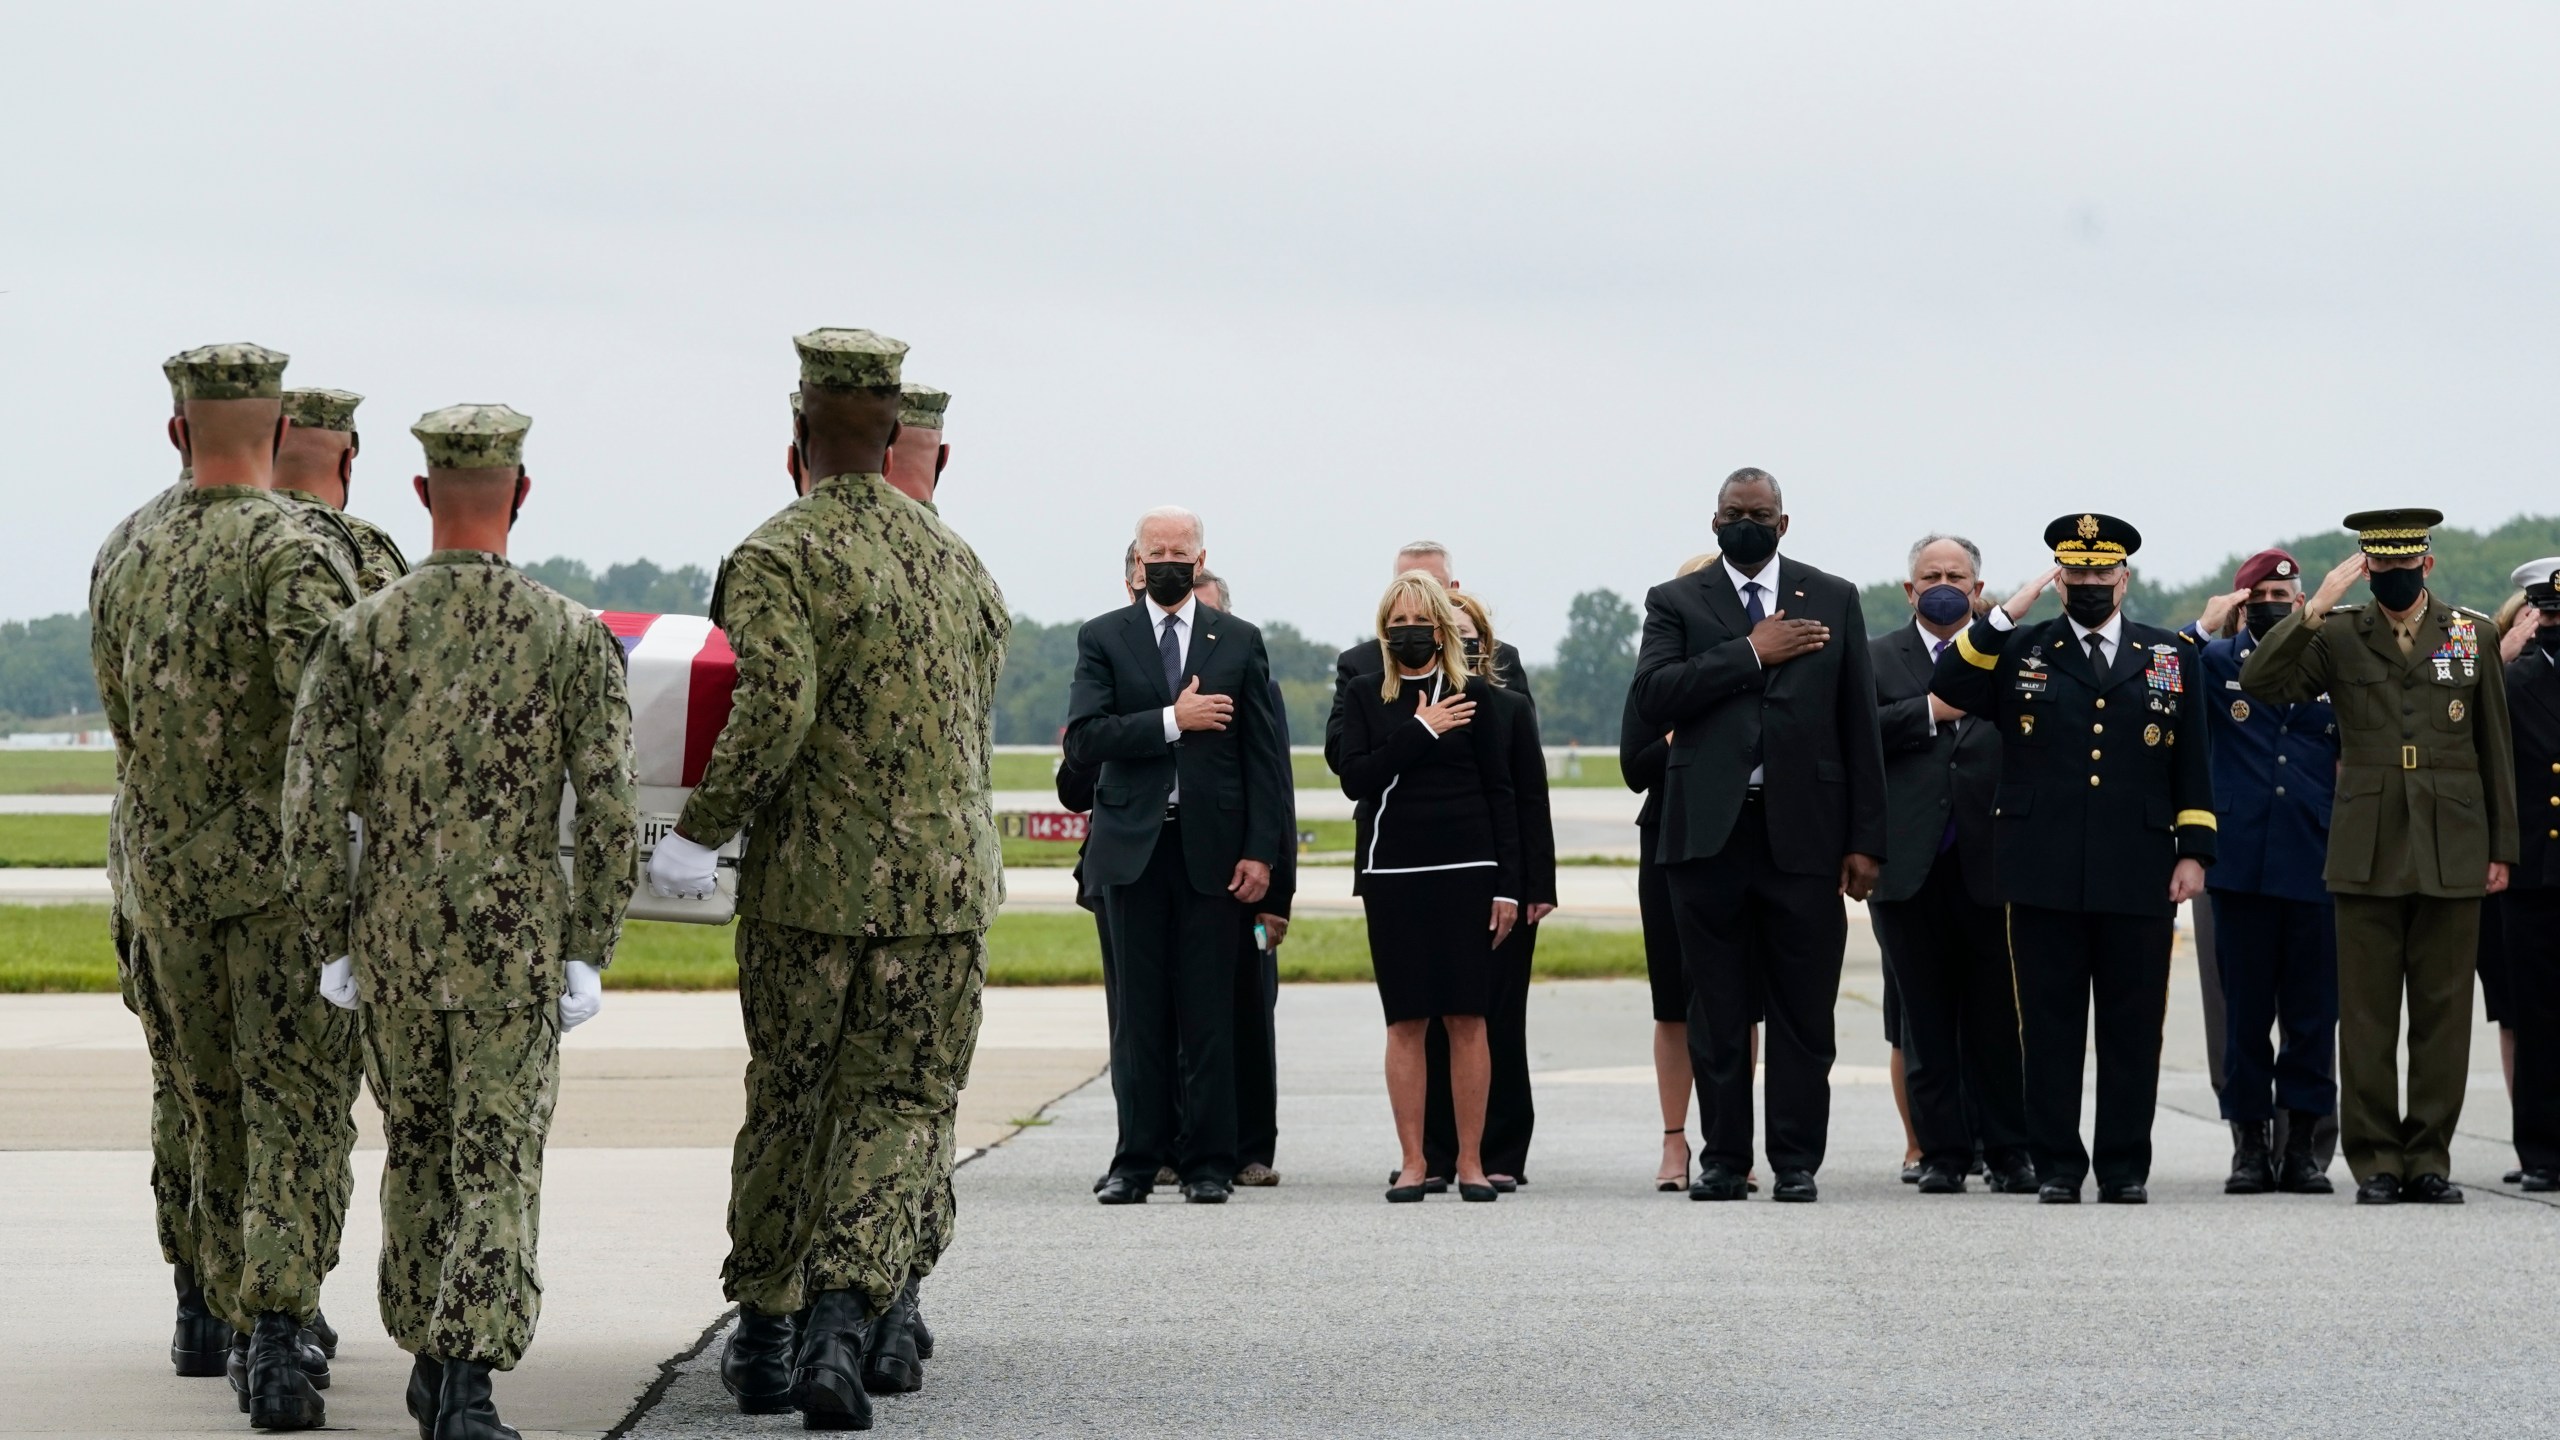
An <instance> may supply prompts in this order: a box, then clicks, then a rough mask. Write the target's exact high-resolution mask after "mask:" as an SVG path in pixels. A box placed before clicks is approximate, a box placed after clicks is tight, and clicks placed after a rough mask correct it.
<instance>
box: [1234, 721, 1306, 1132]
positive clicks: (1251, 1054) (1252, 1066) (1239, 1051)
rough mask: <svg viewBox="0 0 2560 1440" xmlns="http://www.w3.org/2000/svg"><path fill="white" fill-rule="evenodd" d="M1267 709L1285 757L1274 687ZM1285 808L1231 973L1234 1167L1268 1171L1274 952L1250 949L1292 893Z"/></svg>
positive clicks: (1275, 1099) (1294, 842)
mask: <svg viewBox="0 0 2560 1440" xmlns="http://www.w3.org/2000/svg"><path fill="white" fill-rule="evenodd" d="M1271 709H1272V714H1273V716H1274V718H1275V719H1276V720H1277V722H1278V724H1279V729H1280V753H1281V754H1282V755H1283V756H1286V755H1287V754H1288V752H1289V707H1288V706H1287V705H1286V704H1284V703H1282V701H1281V698H1280V686H1279V683H1278V682H1277V681H1275V682H1273V684H1272V686H1271ZM1282 794H1283V795H1284V796H1285V797H1286V798H1287V800H1288V802H1289V815H1288V820H1289V824H1288V838H1287V840H1286V841H1285V842H1284V843H1283V844H1282V845H1281V847H1280V858H1279V859H1278V860H1277V861H1275V862H1273V864H1272V866H1271V891H1270V893H1269V894H1267V895H1264V896H1263V897H1262V899H1261V900H1260V901H1258V902H1256V903H1254V904H1251V905H1246V906H1243V907H1241V908H1242V909H1243V910H1244V945H1243V949H1242V952H1241V956H1240V959H1241V961H1242V964H1241V965H1240V966H1239V968H1238V969H1237V971H1236V1142H1237V1149H1236V1165H1237V1168H1239V1169H1241V1168H1243V1167H1244V1166H1246V1165H1255V1164H1260V1165H1269V1164H1271V1163H1272V1161H1273V1158H1274V1156H1275V1155H1276V1153H1277V1151H1278V1149H1279V1145H1280V1050H1279V1039H1280V1036H1279V1026H1278V1022H1279V1013H1278V1012H1279V1006H1280V947H1279V946H1277V945H1274V946H1272V947H1271V948H1270V949H1268V950H1265V949H1262V948H1261V947H1259V946H1257V945H1255V944H1254V940H1253V927H1254V925H1255V924H1256V923H1258V922H1256V921H1255V919H1254V918H1253V917H1255V916H1256V915H1277V916H1279V917H1280V918H1282V919H1284V920H1285V919H1287V918H1289V905H1290V902H1291V901H1292V900H1294V899H1295V898H1296V897H1297V893H1298V802H1297V792H1296V791H1295V790H1287V791H1283V792H1282Z"/></svg>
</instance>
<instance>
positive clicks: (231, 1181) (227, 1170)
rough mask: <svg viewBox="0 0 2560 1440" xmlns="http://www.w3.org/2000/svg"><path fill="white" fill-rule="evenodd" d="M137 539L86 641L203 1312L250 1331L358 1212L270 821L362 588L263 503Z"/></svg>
mask: <svg viewBox="0 0 2560 1440" xmlns="http://www.w3.org/2000/svg"><path fill="white" fill-rule="evenodd" d="M191 353H201V352H191ZM209 363H211V362H209ZM276 363H277V364H278V365H279V366H280V364H281V361H280V360H279V361H277V362H276ZM135 532H136V533H134V534H133V536H132V538H131V540H130V542H129V543H128V545H127V548H126V549H125V550H124V552H123V553H122V554H121V555H118V556H116V557H115V558H113V559H111V560H109V561H108V563H107V565H106V567H105V569H104V572H103V573H102V575H101V576H100V578H99V583H98V587H97V597H98V598H97V605H96V623H95V626H94V628H93V631H92V636H91V651H92V655H91V658H92V661H93V663H94V665H95V667H96V671H97V678H98V689H99V695H100V698H101V699H102V700H103V701H104V703H105V706H106V711H107V720H108V725H109V726H110V727H111V728H112V729H113V730H114V732H115V736H116V745H117V753H118V764H119V767H120V771H121V774H120V777H119V778H120V782H121V791H120V795H119V799H118V804H117V814H116V820H115V829H116V840H115V845H114V847H113V848H114V851H115V853H116V854H117V856H118V858H119V860H120V862H121V864H122V865H123V867H124V873H123V876H122V881H123V886H124V888H123V892H122V894H121V896H120V898H119V904H118V907H117V908H118V910H119V911H120V912H121V913H122V914H124V915H126V916H128V917H129V918H130V920H131V922H132V924H133V926H134V930H135V935H136V939H137V940H138V953H139V955H140V956H141V964H142V967H143V968H142V969H140V970H138V971H137V972H136V982H135V986H134V988H135V991H136V994H135V999H136V1001H137V1003H140V1004H142V1005H143V1006H144V1007H145V1008H146V1010H147V1012H148V1016H147V1018H146V1022H145V1034H146V1037H153V1038H154V1048H155V1049H159V1050H162V1051H163V1052H164V1053H165V1054H166V1055H167V1056H168V1057H169V1070H170V1082H171V1084H172V1085H173V1086H174V1087H175V1088H176V1089H177V1092H178V1094H179V1096H180V1098H181V1099H182V1101H183V1103H184V1109H185V1123H184V1126H183V1129H184V1130H185V1132H186V1142H187V1150H188V1156H187V1164H188V1170H189V1172H190V1173H189V1185H188V1188H189V1193H190V1197H191V1199H190V1206H189V1208H190V1210H191V1211H192V1229H193V1232H194V1234H193V1242H192V1243H193V1247H194V1256H193V1263H194V1266H195V1269H196V1273H197V1276H198V1278H199V1280H200V1281H201V1282H202V1284H203V1286H204V1290H205V1298H206V1303H207V1304H208V1305H209V1306H211V1307H213V1309H214V1310H215V1312H216V1313H217V1314H220V1315H222V1316H223V1317H224V1318H225V1319H227V1320H229V1321H230V1322H231V1323H232V1324H233V1325H234V1326H236V1327H238V1328H241V1329H244V1330H245V1329H247V1328H249V1326H250V1324H251V1322H252V1321H253V1320H254V1317H255V1316H257V1315H258V1314H261V1313H265V1312H269V1311H277V1312H282V1313H285V1314H289V1315H292V1316H294V1317H295V1318H296V1319H299V1320H308V1319H310V1317H311V1315H312V1313H313V1312H314V1310H315V1309H316V1308H317V1305H318V1300H319V1290H320V1279H321V1275H322V1273H323V1271H324V1267H325V1263H326V1260H327V1258H328V1257H330V1256H332V1255H334V1254H335V1252H336V1246H337V1227H338V1225H339V1224H340V1223H342V1221H343V1218H344V1213H345V1203H344V1198H343V1196H342V1195H341V1196H339V1197H337V1198H336V1199H335V1201H334V1203H333V1200H332V1196H331V1195H330V1194H329V1189H330V1177H331V1175H332V1174H333V1173H336V1174H342V1173H343V1167H344V1165H345V1155H346V1152H347V1150H348V1149H349V1148H350V1147H351V1146H352V1145H353V1144H354V1140H355V1132H354V1126H353V1123H352V1122H351V1121H350V1120H349V1118H348V1115H349V1110H350V1107H351V1106H352V1104H353V1099H354V1096H353V1079H352V1073H351V1067H350V1066H349V1064H348V1062H347V1059H346V1057H347V1055H348V1054H349V1053H350V1051H351V1049H352V1047H353V1046H354V1045H355V1043H356V1039H355V1025H354V1020H353V1017H351V1016H348V1015H346V1014H345V1013H344V1012H341V1011H337V1010H335V1009H333V1008H332V1007H330V1006H329V1005H328V1004H327V1002H325V1001H323V1000H322V999H321V998H320V996H319V993H318V978H319V977H318V961H317V960H316V959H315V958H313V957H312V956H310V955H309V953H308V952H306V951H305V950H304V949H303V948H302V946H301V944H300V938H299V934H298V931H297V929H296V927H295V926H294V925H293V924H292V923H291V922H290V919H289V913H288V911H287V910H286V909H285V908H284V906H283V905H282V903H281V902H282V899H283V894H282V891H283V870H282V860H283V856H282V847H281V835H280V832H279V829H278V806H279V801H280V796H281V791H282V787H283V770H284V745H285V738H286V732H287V727H288V725H289V723H290V716H291V705H292V697H293V693H294V690H295V687H296V686H297V685H298V684H299V683H300V679H301V672H302V662H303V658H304V656H305V654H306V652H307V651H308V649H309V646H310V643H311V640H312V639H313V637H314V636H315V635H317V634H318V632H319V631H320V629H321V628H322V627H323V626H324V625H326V624H327V623H328V621H329V620H330V619H331V618H332V617H333V616H335V615H336V614H337V613H338V612H339V611H340V610H341V609H343V608H344V607H345V606H346V604H347V603H348V602H349V601H351V600H352V599H353V598H354V596H355V586H354V582H353V579H352V577H351V575H350V574H349V572H348V569H347V566H346V564H345V561H344V558H343V557H342V556H340V555H338V554H336V553H335V552H334V551H332V550H330V549H328V548H326V547H325V546H323V545H322V544H321V543H320V542H319V541H318V540H316V539H314V538H313V537H312V536H311V534H310V533H309V532H308V531H307V530H305V529H304V528H303V527H302V525H301V524H300V523H299V522H298V521H297V520H296V519H295V518H294V516H293V514H292V511H291V510H290V508H289V507H288V506H286V504H285V503H284V502H282V501H280V500H278V499H277V498H276V497H275V496H274V495H273V494H270V493H269V492H267V491H264V490H258V489H254V488H246V487H236V486H223V487H215V488H210V489H191V490H189V491H188V492H187V493H186V494H185V495H183V496H181V497H179V498H178V499H177V500H176V502H175V503H174V504H173V505H172V507H171V508H170V510H169V513H168V514H167V515H165V516H164V517H162V519H161V520H160V521H159V523H157V524H156V525H151V526H148V527H144V526H136V527H135ZM338 1077H345V1078H344V1079H339V1078H338ZM166 1128H169V1127H163V1126H159V1125H155V1131H161V1130H164V1129H166Z"/></svg>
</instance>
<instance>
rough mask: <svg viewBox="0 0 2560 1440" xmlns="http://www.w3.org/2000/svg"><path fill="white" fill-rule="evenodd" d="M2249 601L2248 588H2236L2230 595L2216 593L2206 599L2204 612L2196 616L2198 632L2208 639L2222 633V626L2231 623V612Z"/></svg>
mask: <svg viewBox="0 0 2560 1440" xmlns="http://www.w3.org/2000/svg"><path fill="white" fill-rule="evenodd" d="M2248 601H2249V592H2248V591H2246V590H2234V591H2232V592H2231V593H2230V594H2228V595H2216V596H2214V597H2212V598H2211V599H2209V600H2207V601H2205V602H2204V614H2202V615H2200V616H2198V617H2197V618H2196V633H2197V634H2199V635H2202V636H2203V637H2204V638H2206V639H2207V640H2210V639H2212V638H2213V637H2214V636H2216V635H2219V634H2221V633H2222V627H2223V626H2225V625H2228V624H2230V623H2231V612H2232V611H2233V610H2236V609H2238V608H2239V607H2240V606H2242V605H2245V604H2247V603H2248Z"/></svg>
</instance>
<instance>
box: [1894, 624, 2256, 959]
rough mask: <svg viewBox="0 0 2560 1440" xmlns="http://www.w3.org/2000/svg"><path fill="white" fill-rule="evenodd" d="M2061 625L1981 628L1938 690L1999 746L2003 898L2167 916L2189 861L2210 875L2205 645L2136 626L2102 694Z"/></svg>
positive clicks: (1950, 656) (1997, 845)
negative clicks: (2175, 882) (2181, 866)
mask: <svg viewBox="0 0 2560 1440" xmlns="http://www.w3.org/2000/svg"><path fill="white" fill-rule="evenodd" d="M2075 637H2076V632H2074V631H2073V630H2072V628H2071V622H2070V621H2068V620H2065V619H2061V618H2058V617H2057V618H2055V619H2052V620H2044V621H2039V622H2036V623H2034V624H2028V625H2021V626H2019V627H2017V628H2016V629H2014V630H2008V631H2002V630H1997V629H1994V628H1992V624H1991V621H1990V619H1989V618H1988V617H1986V618H1984V619H1980V620H1976V621H1974V622H1973V627H1972V628H1971V629H1969V630H1967V631H1965V632H1964V634H1963V635H1962V636H1961V637H1959V638H1958V639H1957V641H1956V643H1955V644H1953V645H1950V646H1948V647H1947V653H1946V654H1944V655H1941V656H1939V657H1938V668H1937V673H1936V674H1935V675H1933V676H1932V677H1931V678H1930V688H1931V689H1932V690H1934V691H1936V692H1937V693H1938V694H1939V695H1940V696H1943V697H1944V698H1945V699H1946V702H1947V703H1948V704H1950V705H1953V706H1954V707H1956V708H1957V709H1959V710H1962V711H1963V712H1964V713H1965V714H1967V715H1970V716H1973V717H1975V718H1977V719H1980V720H1985V721H1988V722H1990V723H1991V725H1992V726H1993V727H1994V728H1996V729H1997V730H1998V732H1999V734H2000V785H1999V788H1998V789H1997V790H1995V791H1994V792H1993V794H1992V808H1991V817H1992V821H1991V830H1992V836H1993V848H1994V850H1995V851H1996V852H1997V854H1998V857H1999V858H1998V862H1997V863H1998V875H1997V880H1998V884H1999V891H2000V899H2001V900H2002V901H2004V902H2006V903H2009V904H2013V905H2034V906H2038V907H2041V908H2043V909H2047V910H2078V911H2084V912H2096V913H2100V914H2109V915H2147V916H2163V915H2170V914H2174V913H2175V908H2174V907H2173V906H2171V905H2170V903H2169V872H2170V871H2171V870H2172V869H2173V868H2174V867H2175V866H2176V865H2177V863H2178V861H2179V860H2180V859H2181V858H2191V859H2195V860H2200V861H2202V862H2203V863H2205V864H2207V865H2210V864H2212V863H2213V842H2214V827H2215V825H2216V823H2217V822H2216V821H2215V819H2214V814H2213V772H2212V760H2213V756H2212V749H2211V746H2212V743H2213V742H2212V737H2211V736H2210V735H2209V734H2208V733H2207V732H2206V728H2205V719H2204V686H2203V684H2202V679H2203V677H2202V675H2201V674H2200V673H2199V671H2200V666H2199V665H2198V662H2197V654H2196V647H2195V645H2194V643H2193V642H2191V641H2189V640H2188V639H2187V637H2185V636H2183V635H2180V634H2178V633H2176V632H2175V631H2170V630H2163V629H2161V628H2160V627H2159V626H2157V625H2144V624H2141V623H2139V622H2137V621H2133V620H2127V621H2125V622H2124V628H2123V630H2121V631H2120V632H2118V641H2119V643H2118V644H2117V646H2116V655H2115V663H2114V664H2112V665H2111V666H2109V667H2108V670H2107V675H2106V679H2105V680H2104V681H2103V682H2101V681H2100V680H2099V678H2098V677H2097V676H2095V675H2092V674H2091V673H2089V658H2088V653H2087V652H2086V651H2085V650H2084V649H2082V647H2081V645H2080V643H2079V641H2078V639H2077V638H2075Z"/></svg>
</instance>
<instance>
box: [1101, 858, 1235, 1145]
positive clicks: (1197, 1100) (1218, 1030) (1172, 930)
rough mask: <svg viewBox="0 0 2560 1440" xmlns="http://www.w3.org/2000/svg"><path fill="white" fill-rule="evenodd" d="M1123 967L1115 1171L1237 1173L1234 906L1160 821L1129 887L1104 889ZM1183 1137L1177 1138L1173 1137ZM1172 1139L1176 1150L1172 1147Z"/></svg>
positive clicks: (1115, 1071) (1114, 1056) (1115, 1066)
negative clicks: (1205, 883) (1197, 880)
mask: <svg viewBox="0 0 2560 1440" xmlns="http://www.w3.org/2000/svg"><path fill="white" fill-rule="evenodd" d="M1103 914H1104V916H1105V917H1106V918H1107V919H1108V920H1109V922H1110V929H1111V940H1112V952H1113V957H1114V959H1115V961H1116V962H1117V969H1118V971H1119V978H1118V989H1119V1011H1120V1014H1119V1019H1118V1022H1117V1023H1116V1024H1114V1025H1113V1026H1112V1030H1111V1093H1112V1097H1113V1099H1115V1100H1116V1101H1117V1102H1118V1104H1119V1111H1120V1156H1119V1158H1118V1160H1117V1161H1115V1162H1114V1163H1115V1166H1116V1168H1117V1171H1118V1173H1121V1174H1126V1175H1132V1176H1139V1177H1143V1178H1144V1179H1145V1180H1147V1181H1153V1180H1154V1179H1155V1174H1156V1170H1157V1169H1158V1168H1159V1167H1160V1166H1164V1165H1171V1166H1173V1167H1174V1169H1175V1170H1176V1172H1178V1173H1179V1174H1180V1175H1181V1176H1182V1178H1183V1179H1184V1180H1186V1181H1188V1180H1212V1179H1214V1180H1226V1179H1229V1178H1231V1177H1233V1176H1234V1174H1235V1172H1236V1072H1235V984H1236V956H1235V947H1236V946H1237V945H1238V944H1239V943H1241V941H1240V939H1239V937H1240V936H1241V935H1242V933H1243V925H1242V922H1241V921H1240V920H1239V918H1238V917H1239V914H1240V907H1239V906H1238V905H1237V904H1236V902H1235V900H1234V899H1233V898H1232V897H1230V896H1229V895H1228V894H1227V893H1226V892H1225V891H1223V890H1222V891H1219V892H1218V893H1216V894H1214V895H1203V894H1201V893H1200V892H1199V891H1198V890H1195V889H1193V888H1192V885H1191V877H1190V875H1189V874H1188V873H1187V871H1186V869H1185V867H1184V865H1183V861H1182V827H1181V822H1180V821H1179V820H1178V819H1175V818H1172V817H1167V818H1166V820H1165V823H1164V829H1163V831H1162V833H1160V834H1159V835H1158V836H1157V837H1156V848H1155V853H1154V854H1153V855H1150V856H1149V857H1147V868H1146V870H1145V872H1144V873H1142V874H1141V875H1139V876H1138V878H1137V879H1136V880H1133V881H1131V882H1130V883H1128V884H1126V885H1114V886H1112V887H1111V888H1110V889H1109V890H1108V891H1106V892H1105V894H1104V898H1103ZM1177 1137H1178V1138H1177ZM1177 1144H1178V1145H1179V1147H1180V1148H1179V1149H1178V1150H1177V1148H1176V1147H1177Z"/></svg>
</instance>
